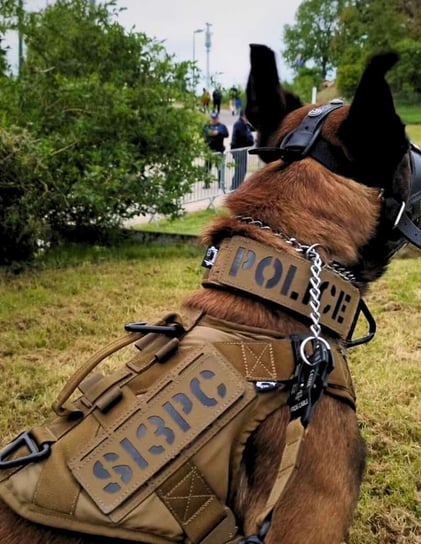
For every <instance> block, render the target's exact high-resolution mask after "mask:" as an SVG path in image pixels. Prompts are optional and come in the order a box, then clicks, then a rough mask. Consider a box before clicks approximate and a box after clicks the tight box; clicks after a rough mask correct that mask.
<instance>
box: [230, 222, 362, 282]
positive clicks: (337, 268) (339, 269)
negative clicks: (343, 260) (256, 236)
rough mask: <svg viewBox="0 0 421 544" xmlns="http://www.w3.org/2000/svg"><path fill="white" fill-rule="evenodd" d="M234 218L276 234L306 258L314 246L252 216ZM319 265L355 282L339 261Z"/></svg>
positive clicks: (351, 274) (352, 275)
mask: <svg viewBox="0 0 421 544" xmlns="http://www.w3.org/2000/svg"><path fill="white" fill-rule="evenodd" d="M235 219H237V220H238V221H240V222H241V223H247V224H248V225H254V226H256V227H258V228H259V229H262V230H268V231H270V232H271V233H272V234H274V235H275V236H278V237H279V238H281V239H282V240H283V241H284V242H286V243H287V244H288V245H290V246H292V247H293V248H294V249H295V250H296V251H297V252H298V253H301V254H303V255H304V256H306V257H307V258H308V256H307V255H306V252H307V251H308V249H309V248H311V247H314V245H305V244H302V243H301V242H299V241H298V240H297V239H296V238H292V237H290V236H287V235H286V234H284V233H283V232H279V231H274V230H272V228H271V227H269V225H265V223H263V221H260V220H259V219H253V217H242V216H240V215H237V216H235ZM321 266H324V267H325V268H327V269H329V270H331V271H332V272H335V273H336V274H337V275H338V276H339V277H340V278H342V279H343V280H346V281H349V282H351V283H355V282H356V281H357V278H356V277H355V275H354V274H353V273H352V272H350V271H349V270H347V269H346V268H345V267H344V266H343V265H341V264H339V263H336V262H334V261H332V262H330V263H326V264H324V265H323V264H321Z"/></svg>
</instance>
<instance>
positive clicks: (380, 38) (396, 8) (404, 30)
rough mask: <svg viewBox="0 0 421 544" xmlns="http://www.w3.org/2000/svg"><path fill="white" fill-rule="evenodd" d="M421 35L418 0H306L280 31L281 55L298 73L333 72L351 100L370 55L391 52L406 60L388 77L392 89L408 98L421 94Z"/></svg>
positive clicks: (342, 90) (420, 10) (420, 9)
mask: <svg viewBox="0 0 421 544" xmlns="http://www.w3.org/2000/svg"><path fill="white" fill-rule="evenodd" d="M420 36H421V4H420V2H419V0H339V1H335V2H332V1H330V0H304V1H303V2H302V3H301V4H300V7H299V8H298V11H297V15H296V23H295V24H294V25H291V26H288V25H286V26H285V27H284V43H285V46H286V47H285V51H284V56H285V59H286V61H287V62H288V64H289V65H290V66H291V67H292V68H293V70H294V72H295V74H296V75H299V72H300V70H301V69H302V68H303V67H305V66H306V65H307V66H317V67H319V68H320V69H321V71H322V75H324V74H326V71H327V70H329V69H332V70H333V71H334V72H336V73H337V84H338V87H339V89H340V92H341V93H342V94H344V95H345V96H352V94H353V92H354V90H355V87H356V85H357V83H358V80H359V77H360V75H361V71H362V68H363V66H364V64H365V63H366V61H367V59H368V57H370V56H372V55H373V54H375V53H378V52H381V51H385V50H390V49H394V50H396V51H398V52H400V53H401V54H402V56H403V60H404V62H402V63H401V64H400V67H399V68H398V69H397V70H398V71H399V75H397V74H396V76H394V75H393V74H391V80H393V85H394V90H395V91H396V92H401V93H404V94H406V95H409V94H411V93H412V94H413V93H419V92H420V85H419V80H418V78H417V74H419V73H421V61H420V59H419V56H418V54H417V51H418V43H419V39H420ZM411 55H412V56H413V61H412V66H411V65H410V63H409V62H407V60H405V59H409V57H410V56H411ZM297 58H301V62H300V63H297V62H296V60H297Z"/></svg>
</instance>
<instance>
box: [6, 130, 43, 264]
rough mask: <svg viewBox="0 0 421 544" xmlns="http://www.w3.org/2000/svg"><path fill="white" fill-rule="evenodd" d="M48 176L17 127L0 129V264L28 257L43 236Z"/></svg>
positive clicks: (37, 153) (28, 138)
mask: <svg viewBox="0 0 421 544" xmlns="http://www.w3.org/2000/svg"><path fill="white" fill-rule="evenodd" d="M49 188H50V178H49V175H48V172H47V169H46V167H45V163H44V162H43V160H42V152H41V150H40V148H39V147H38V144H37V142H35V141H34V140H33V139H32V138H31V136H30V135H29V134H28V133H27V132H26V131H22V130H20V129H15V130H9V131H6V130H3V129H0V239H1V245H0V264H2V265H4V264H6V265H8V264H12V263H14V262H16V261H22V260H29V259H30V258H32V257H33V255H34V253H35V252H36V250H37V249H38V245H39V242H40V240H43V239H44V240H45V239H46V238H47V235H46V232H45V228H46V225H45V222H44V221H43V214H44V212H45V209H46V207H47V206H46V204H47V202H48V198H49V196H48V195H49Z"/></svg>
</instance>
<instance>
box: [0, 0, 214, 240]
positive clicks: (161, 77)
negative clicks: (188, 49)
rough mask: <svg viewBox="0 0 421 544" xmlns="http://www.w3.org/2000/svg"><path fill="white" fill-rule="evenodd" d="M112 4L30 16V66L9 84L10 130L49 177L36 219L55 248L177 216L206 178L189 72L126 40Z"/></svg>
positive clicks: (6, 119) (150, 42)
mask: <svg viewBox="0 0 421 544" xmlns="http://www.w3.org/2000/svg"><path fill="white" fill-rule="evenodd" d="M115 4H116V2H115V1H110V2H107V3H105V4H99V5H95V4H93V3H92V2H90V0H57V1H56V2H55V3H54V4H53V5H49V6H48V7H47V8H46V9H45V10H43V11H41V12H36V13H30V14H26V15H25V17H24V18H22V21H23V22H22V25H21V28H22V31H23V33H24V35H25V43H26V46H27V49H26V50H27V54H26V59H25V62H24V64H23V67H22V70H21V73H20V75H19V78H17V80H16V81H14V80H13V78H5V80H6V81H7V85H5V87H4V88H5V91H6V96H3V97H1V98H0V109H1V112H0V114H1V115H2V118H3V126H11V125H17V126H20V127H22V129H26V130H27V131H28V132H29V133H30V134H31V135H32V137H33V138H34V139H35V140H36V141H37V148H38V149H39V150H41V153H42V156H43V161H44V163H43V164H44V166H45V168H46V169H48V172H49V175H50V176H51V180H52V183H51V184H50V187H49V191H48V195H47V198H46V199H45V202H44V205H45V209H44V210H43V214H42V216H39V217H38V222H40V223H45V225H44V228H43V231H44V233H47V231H48V232H49V233H50V235H49V238H48V240H47V241H48V242H53V243H55V242H58V241H59V240H60V237H61V236H62V235H65V234H67V233H68V232H69V231H71V232H72V235H73V236H74V234H75V233H76V232H77V233H78V237H81V238H84V237H85V234H86V235H87V234H88V233H89V237H90V239H95V231H96V232H97V233H98V236H103V235H104V232H109V231H110V229H112V228H113V227H115V226H118V225H120V224H121V222H122V221H123V220H124V219H127V218H130V217H133V216H135V215H138V214H147V213H151V212H154V213H163V214H166V215H177V214H178V213H179V211H180V209H179V201H180V197H181V196H182V195H183V194H185V193H186V192H187V191H188V189H189V188H190V185H191V184H192V183H193V182H194V181H196V180H197V179H199V178H200V177H201V176H202V169H201V168H199V167H198V166H197V164H196V161H195V159H196V158H197V157H198V156H200V155H201V154H202V153H204V152H205V151H206V148H205V144H204V142H203V141H202V139H201V138H200V134H201V129H202V124H203V119H202V117H201V115H200V114H199V113H198V112H197V111H195V109H194V98H193V97H192V96H191V95H190V93H188V92H187V90H186V76H187V74H188V73H189V68H190V67H189V63H188V62H184V63H179V64H176V63H175V62H174V61H173V59H172V57H171V56H169V55H168V54H167V53H166V51H165V49H164V48H163V45H162V44H161V43H159V42H157V41H156V40H154V39H150V38H148V37H147V36H146V35H145V34H142V33H134V32H129V33H127V32H126V31H125V29H124V28H123V27H122V26H121V25H120V24H118V22H117V21H116V19H117V15H118V10H117V9H116V8H115ZM20 202H21V200H20V199H19V198H18V199H17V200H16V203H15V205H16V206H18V203H20ZM24 215H25V214H23V216H24Z"/></svg>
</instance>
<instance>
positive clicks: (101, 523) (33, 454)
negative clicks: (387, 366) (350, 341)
mask: <svg viewBox="0 0 421 544" xmlns="http://www.w3.org/2000/svg"><path fill="white" fill-rule="evenodd" d="M157 326H158V329H157V330H159V326H165V327H167V326H170V327H173V328H174V331H175V334H171V335H168V334H167V333H165V334H160V333H159V332H150V333H148V334H146V335H142V334H141V333H129V334H128V335H127V336H126V337H124V338H123V339H119V340H117V341H115V342H114V343H113V344H111V345H110V346H107V347H106V348H104V349H103V350H102V351H101V352H100V353H99V354H97V355H95V356H94V357H93V358H92V359H90V360H89V361H88V362H87V363H86V365H85V366H84V367H82V368H81V369H79V370H78V371H77V372H76V374H75V375H74V376H73V378H72V379H71V380H70V382H69V383H68V384H67V385H66V386H65V388H64V389H63V391H62V392H61V394H60V395H59V397H58V399H57V401H56V402H55V403H54V405H53V408H54V410H55V412H56V416H55V417H53V418H52V419H51V420H50V421H48V422H47V423H45V424H44V425H41V426H38V427H34V428H33V429H32V430H31V431H30V432H29V433H23V434H22V435H20V437H18V438H17V439H16V440H15V441H14V442H12V443H11V444H10V445H9V446H8V447H7V448H6V450H7V454H6V455H3V457H2V459H3V464H4V462H6V463H8V462H10V467H9V468H6V469H5V470H1V471H0V496H1V498H2V499H3V500H4V501H6V503H7V504H8V505H9V506H10V507H11V508H13V509H14V510H15V511H16V512H18V513H19V514H20V515H22V516H23V517H25V518H27V519H29V520H32V521H35V522H38V523H41V524H44V525H48V526H52V527H57V528H64V529H69V530H74V531H80V532H84V533H89V534H96V535H103V536H107V537H115V538H122V539H127V540H132V541H137V542H144V543H150V544H169V543H172V542H185V543H191V544H223V543H228V542H231V543H234V542H239V539H240V537H239V535H238V533H237V527H236V522H235V519H234V516H233V514H232V512H231V510H230V509H229V508H228V506H227V504H228V503H229V496H230V491H231V490H232V489H234V488H235V486H236V482H237V477H238V472H239V466H240V461H241V457H242V453H243V449H244V446H245V442H246V440H247V438H248V436H249V435H250V433H251V432H253V431H254V430H255V429H256V428H257V426H258V425H259V423H260V422H261V421H263V420H264V419H265V418H267V417H268V415H269V414H271V413H272V412H273V411H274V410H276V409H277V408H278V407H280V406H281V405H283V404H285V403H286V399H287V396H288V382H289V380H290V378H291V375H292V373H293V370H294V353H293V348H292V342H291V340H290V339H288V338H281V337H280V336H279V335H277V333H276V332H275V331H268V330H261V329H256V328H250V327H245V326H242V327H241V326H238V325H234V324H232V323H228V322H224V321H221V320H216V319H213V318H210V317H209V316H201V317H200V318H199V319H198V321H197V322H196V323H195V324H194V326H193V327H192V328H190V329H189V330H188V331H186V330H185V329H184V328H183V325H182V322H181V319H180V318H179V316H178V315H175V314H173V315H169V316H168V317H166V318H165V319H163V320H162V321H161V322H160V323H158V324H157ZM130 343H134V345H135V346H136V348H137V349H136V350H135V354H134V355H133V357H132V358H131V359H130V360H129V361H128V362H127V363H125V364H122V365H121V366H120V367H119V368H118V369H117V370H115V371H114V372H112V373H111V374H108V375H103V374H100V373H98V372H91V371H92V370H93V369H94V367H95V366H96V365H97V364H98V363H99V362H100V361H102V360H103V359H104V358H106V357H108V356H109V355H110V354H112V353H113V352H115V351H116V350H119V349H120V348H121V347H122V346H125V345H128V344H130ZM332 351H333V357H334V363H335V368H334V370H333V372H332V373H331V374H330V376H329V386H328V390H327V392H328V394H331V395H334V396H337V397H340V398H342V399H343V400H345V401H346V402H348V403H349V404H351V405H353V404H354V400H355V396H354V391H353V387H352V383H351V378H350V375H349V371H348V367H347V364H346V361H345V359H344V357H343V356H342V355H341V353H340V352H339V350H338V349H337V348H336V347H334V346H332ZM267 380H271V381H276V382H280V384H279V387H278V388H276V389H274V390H271V391H268V392H264V393H259V392H257V391H256V387H255V383H256V382H257V381H267ZM76 387H78V388H79V390H80V392H81V396H79V397H78V398H76V399H74V400H71V399H70V396H71V395H72V393H73V391H74V390H75V389H76ZM72 396H73V395H72ZM4 451H5V450H4ZM4 451H3V453H4ZM25 456H27V457H28V459H27V460H26V461H25V459H24V458H25ZM16 459H20V461H23V466H21V465H20V464H19V463H20V461H19V460H18V461H14V460H16ZM15 463H16V466H14V464H15Z"/></svg>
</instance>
